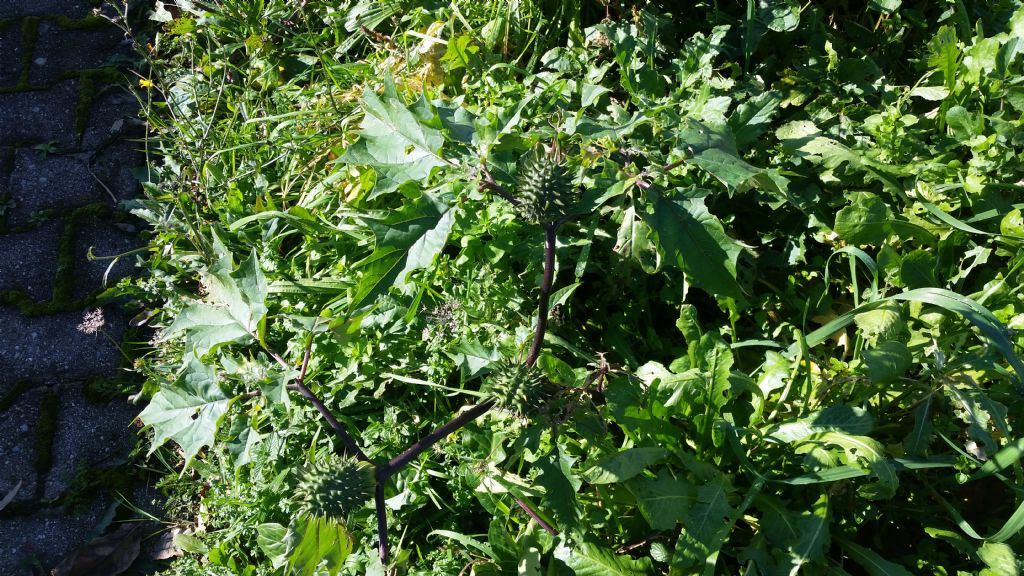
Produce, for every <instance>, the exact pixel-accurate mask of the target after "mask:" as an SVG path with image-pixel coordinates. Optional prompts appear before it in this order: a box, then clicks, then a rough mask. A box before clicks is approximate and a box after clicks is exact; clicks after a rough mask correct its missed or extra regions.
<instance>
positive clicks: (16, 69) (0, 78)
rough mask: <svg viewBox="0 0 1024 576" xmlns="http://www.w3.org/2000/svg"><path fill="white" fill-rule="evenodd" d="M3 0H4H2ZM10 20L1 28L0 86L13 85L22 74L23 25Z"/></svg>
mask: <svg viewBox="0 0 1024 576" xmlns="http://www.w3.org/2000/svg"><path fill="white" fill-rule="evenodd" d="M0 1H2V0H0ZM17 24H18V23H17V22H8V23H7V24H6V25H5V26H3V27H2V28H0V54H3V64H0V87H6V86H13V85H15V84H17V83H18V78H19V77H20V76H21V26H18V25H17Z"/></svg>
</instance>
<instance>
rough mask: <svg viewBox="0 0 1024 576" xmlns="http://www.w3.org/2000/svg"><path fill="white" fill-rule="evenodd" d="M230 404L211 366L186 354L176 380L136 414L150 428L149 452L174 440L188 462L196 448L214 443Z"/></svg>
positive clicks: (199, 448)
mask: <svg viewBox="0 0 1024 576" xmlns="http://www.w3.org/2000/svg"><path fill="white" fill-rule="evenodd" d="M230 404H231V399H230V398H228V397H227V396H225V395H224V393H223V392H222V391H221V389H220V387H219V386H217V377H216V374H215V373H214V370H213V368H212V367H211V366H207V365H205V364H203V363H202V362H200V361H199V359H198V358H196V357H195V356H194V355H192V354H188V355H186V358H185V362H184V370H183V372H182V374H181V376H180V377H179V378H178V380H177V381H175V382H174V383H173V384H171V385H168V386H164V387H163V388H161V389H160V391H159V392H157V393H156V394H155V395H154V396H153V399H152V400H150V402H149V405H148V406H146V409H145V410H143V411H142V413H141V414H139V418H140V419H141V420H142V422H143V423H144V424H145V425H146V426H150V427H152V428H153V443H152V445H151V446H150V449H149V453H150V454H152V453H153V452H154V451H156V449H157V448H159V447H160V446H162V445H163V444H164V442H166V441H167V440H174V441H175V442H177V443H178V445H179V446H181V450H182V451H183V452H184V453H185V464H186V465H188V463H189V462H190V461H191V460H192V458H193V457H194V456H195V455H196V454H197V453H198V452H199V450H201V449H202V448H203V447H205V446H211V445H212V444H213V440H214V436H215V435H216V434H217V426H218V425H219V424H220V421H221V419H222V418H223V417H224V413H225V412H227V409H228V406H229V405H230Z"/></svg>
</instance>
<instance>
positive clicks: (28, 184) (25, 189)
mask: <svg viewBox="0 0 1024 576" xmlns="http://www.w3.org/2000/svg"><path fill="white" fill-rule="evenodd" d="M9 186H10V188H11V199H12V200H13V201H14V207H13V208H12V209H11V213H10V217H9V218H8V220H7V224H8V226H11V227H17V226H22V225H25V224H27V223H29V222H30V221H31V220H32V215H33V214H35V213H36V212H38V211H40V210H44V209H47V208H58V209H60V210H68V209H73V208H77V207H79V206H84V205H86V204H90V203H93V202H97V201H102V200H104V199H106V200H107V201H111V198H110V196H109V195H107V194H106V192H105V191H104V190H103V188H102V186H100V183H99V182H97V181H96V178H94V177H93V175H92V174H90V173H89V164H88V159H87V158H86V157H84V155H47V154H41V153H40V152H39V151H38V150H33V149H31V148H22V149H19V150H18V152H17V154H16V156H15V162H14V171H13V172H12V173H11V181H10V184H9Z"/></svg>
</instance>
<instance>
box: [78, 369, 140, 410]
mask: <svg viewBox="0 0 1024 576" xmlns="http://www.w3.org/2000/svg"><path fill="white" fill-rule="evenodd" d="M138 387H139V384H138V382H136V381H135V380H134V379H133V378H131V377H129V376H127V375H123V376H114V377H107V378H93V379H92V380H90V381H88V382H86V383H85V387H84V388H83V389H82V393H83V394H84V395H85V399H86V400H88V401H89V402H92V403H94V404H102V403H104V402H110V401H111V400H116V399H118V398H127V397H128V396H130V395H131V394H133V393H134V392H135V391H136V390H137V389H138Z"/></svg>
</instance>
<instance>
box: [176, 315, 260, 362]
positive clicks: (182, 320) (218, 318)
mask: <svg viewBox="0 0 1024 576" xmlns="http://www.w3.org/2000/svg"><path fill="white" fill-rule="evenodd" d="M180 332H185V343H186V345H187V346H188V347H189V348H190V349H191V350H192V351H194V352H195V354H196V355H198V356H200V357H202V356H206V355H207V354H208V353H209V352H210V351H211V350H214V349H216V348H217V347H218V346H221V345H223V344H231V343H244V342H250V341H252V336H251V335H250V334H249V331H248V330H246V329H245V326H243V325H242V324H240V323H239V322H238V320H236V319H235V318H234V316H232V315H231V313H230V312H229V311H228V310H226V309H224V308H218V307H215V306H211V305H209V304H193V305H191V306H189V307H187V308H185V309H184V310H182V311H181V312H180V313H179V314H178V315H177V316H176V317H175V318H174V323H173V324H171V325H170V327H168V328H167V330H165V331H164V334H163V338H164V339H167V338H170V337H172V336H174V335H175V334H178V333H180Z"/></svg>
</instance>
